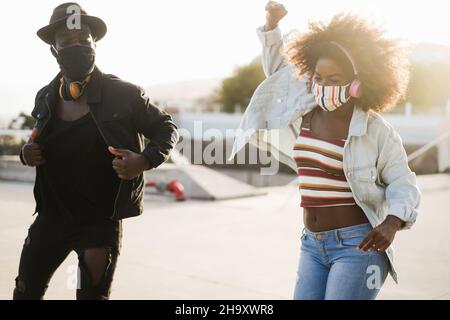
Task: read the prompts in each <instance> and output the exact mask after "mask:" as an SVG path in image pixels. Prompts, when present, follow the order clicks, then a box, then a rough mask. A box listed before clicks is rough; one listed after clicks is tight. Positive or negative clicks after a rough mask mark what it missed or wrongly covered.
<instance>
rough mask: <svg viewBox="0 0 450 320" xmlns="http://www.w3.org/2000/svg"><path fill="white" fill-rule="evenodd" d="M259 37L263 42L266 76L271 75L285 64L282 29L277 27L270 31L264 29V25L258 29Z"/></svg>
mask: <svg viewBox="0 0 450 320" xmlns="http://www.w3.org/2000/svg"><path fill="white" fill-rule="evenodd" d="M256 33H257V34H258V38H259V40H260V42H261V44H262V47H263V50H262V66H263V70H264V73H265V75H266V77H270V76H271V75H272V74H274V73H275V72H277V71H278V70H280V69H281V68H282V67H283V66H285V63H284V59H283V56H282V55H281V52H280V51H281V49H282V48H283V38H282V36H281V30H280V28H279V27H276V28H275V29H273V30H270V31H264V27H263V26H262V27H259V28H258V29H256Z"/></svg>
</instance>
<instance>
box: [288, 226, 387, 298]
mask: <svg viewBox="0 0 450 320" xmlns="http://www.w3.org/2000/svg"><path fill="white" fill-rule="evenodd" d="M371 230H372V226H371V225H370V224H369V223H366V224H360V225H356V226H351V227H345V228H340V229H334V230H329V231H323V232H311V231H309V230H307V229H306V228H304V229H303V232H302V235H301V254H300V261H299V265H298V271H297V281H296V285H295V291H294V299H295V300H323V299H325V300H373V299H375V298H376V296H377V294H378V292H379V291H380V289H381V286H382V285H383V284H384V281H385V280H386V276H387V274H388V271H389V267H390V264H389V260H388V258H387V255H386V254H385V253H379V252H377V251H373V250H369V251H367V252H360V251H358V250H357V249H356V247H357V246H358V245H359V244H360V243H361V241H362V240H363V239H364V238H365V236H366V235H367V234H368V233H369V232H370V231H371Z"/></svg>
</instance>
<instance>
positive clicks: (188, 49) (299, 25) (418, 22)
mask: <svg viewBox="0 0 450 320" xmlns="http://www.w3.org/2000/svg"><path fill="white" fill-rule="evenodd" d="M60 3H62V1H54V0H39V1H32V0H26V1H8V4H5V3H2V5H3V10H2V11H3V14H2V16H1V17H0V30H1V31H0V32H1V33H0V34H1V37H2V41H3V45H2V50H1V51H2V52H1V57H2V59H0V70H1V72H2V77H0V94H1V95H2V97H3V98H2V99H1V102H0V118H1V117H5V116H11V115H15V114H17V113H18V112H19V111H26V112H30V111H31V109H32V108H33V103H34V96H35V93H36V91H37V90H38V89H39V88H41V87H42V86H43V85H45V84H47V83H48V82H49V81H50V80H51V79H52V78H53V77H54V75H55V74H56V73H57V72H58V66H57V64H56V61H55V59H54V58H53V56H52V55H51V53H50V50H49V47H48V45H46V44H45V43H44V42H42V41H41V40H40V39H39V38H38V37H37V36H36V31H37V30H38V29H39V28H40V27H42V26H44V25H46V24H47V23H48V21H49V18H50V15H51V13H52V11H53V9H54V8H55V7H56V6H57V5H59V4H60ZM78 3H79V4H80V5H81V6H82V7H83V8H84V9H85V10H86V11H87V12H88V13H89V14H91V15H96V16H99V17H101V18H102V19H103V20H104V21H105V22H106V24H107V26H108V33H107V34H106V36H105V38H104V39H102V40H101V41H99V42H98V44H97V57H96V61H97V65H98V66H99V67H100V69H101V70H102V71H104V72H107V73H113V74H115V75H117V76H119V77H121V78H123V79H125V80H127V81H131V82H134V83H136V84H139V85H141V86H144V87H145V86H149V85H153V84H160V83H168V82H176V81H183V80H193V79H208V78H223V77H226V76H228V75H230V74H231V73H232V71H233V69H234V68H235V67H236V66H238V65H242V64H246V63H248V62H250V61H251V60H252V59H253V58H254V57H256V56H257V55H258V54H259V52H260V44H259V42H258V40H257V37H256V33H255V30H256V28H257V27H258V26H260V25H262V24H264V21H265V11H264V6H265V3H266V1H265V0H190V1H186V0H160V1H154V0H146V1H144V0H127V1H105V0H82V1H79V2H78ZM282 3H283V4H284V5H285V6H286V8H287V9H288V11H289V14H288V16H287V17H286V18H285V19H284V20H283V21H282V23H281V24H280V27H281V28H282V30H284V31H285V32H287V31H289V30H292V29H297V30H299V31H302V30H306V27H307V23H308V21H310V20H322V21H328V20H329V19H330V18H331V17H332V16H333V15H334V14H336V13H338V12H342V11H345V12H353V13H357V14H360V15H362V16H363V17H366V18H367V19H369V20H371V21H373V22H375V23H376V24H378V25H380V26H381V27H382V28H383V29H385V30H386V31H387V34H388V35H390V36H392V37H396V38H402V39H406V40H409V41H412V42H435V43H439V44H445V45H448V46H450V32H448V30H449V29H450V28H449V27H450V22H449V20H448V10H446V9H447V8H446V3H447V1H445V0H427V1H416V0H413V1H412V0H409V1H407V0H311V1H305V0H286V1H282Z"/></svg>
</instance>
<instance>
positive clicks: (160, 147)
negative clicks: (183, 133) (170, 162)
mask: <svg viewBox="0 0 450 320" xmlns="http://www.w3.org/2000/svg"><path fill="white" fill-rule="evenodd" d="M139 91H140V93H139V96H138V98H137V99H136V101H135V103H134V108H135V109H134V114H133V122H134V126H135V128H136V130H137V131H138V132H139V133H141V134H143V135H144V136H145V137H146V138H147V139H149V143H148V144H147V145H146V146H145V148H144V150H143V151H142V152H141V154H142V155H143V156H144V157H145V158H146V159H147V160H148V162H149V164H150V168H149V169H151V168H156V167H158V166H159V165H160V164H162V163H163V162H165V161H166V160H167V159H168V158H169V154H170V152H171V151H172V149H173V148H174V147H175V145H176V144H177V142H178V138H179V134H178V131H177V126H176V125H175V123H174V122H173V120H172V117H171V116H170V115H169V114H168V113H166V112H165V111H163V110H161V109H159V108H158V107H157V106H155V105H154V104H152V103H151V102H150V99H149V98H148V96H147V95H146V94H145V91H144V89H142V88H139Z"/></svg>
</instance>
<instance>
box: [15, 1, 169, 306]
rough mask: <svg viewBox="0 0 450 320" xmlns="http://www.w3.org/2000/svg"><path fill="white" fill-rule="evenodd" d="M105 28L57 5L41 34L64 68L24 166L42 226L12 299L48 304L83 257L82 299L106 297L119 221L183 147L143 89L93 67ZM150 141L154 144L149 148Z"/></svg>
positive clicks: (42, 105) (44, 100) (47, 90)
mask: <svg viewBox="0 0 450 320" xmlns="http://www.w3.org/2000/svg"><path fill="white" fill-rule="evenodd" d="M105 33H106V25H105V23H104V22H103V21H102V20H101V19H99V18H97V17H93V16H90V15H88V14H87V13H86V11H84V10H83V9H82V8H81V7H80V6H79V5H78V4H76V3H64V4H61V5H60V6H58V7H57V8H55V9H54V11H53V14H52V16H51V18H50V24H49V25H47V26H45V27H43V28H41V29H40V30H39V31H38V32H37V35H38V36H39V37H40V38H41V39H42V40H43V41H44V42H46V43H47V44H49V45H50V49H51V52H52V54H53V55H54V56H55V58H56V61H57V62H58V64H59V67H60V70H61V72H60V73H59V74H58V75H57V76H56V77H55V78H54V79H53V80H52V81H51V82H50V84H48V85H46V86H45V87H43V88H42V89H41V90H39V92H38V93H37V95H36V101H35V107H34V109H33V111H32V115H33V117H34V118H35V119H36V124H35V128H34V129H33V132H32V135H31V138H30V140H29V142H28V143H27V144H25V145H24V146H23V148H22V152H21V154H20V159H21V161H22V163H23V164H25V165H28V166H32V167H36V181H35V186H34V196H35V199H36V210H35V213H38V215H37V217H36V220H35V221H34V223H33V224H32V225H31V227H30V228H29V231H28V237H27V238H26V239H25V243H24V246H23V250H22V255H21V259H20V265H19V274H18V276H17V278H16V287H15V289H14V299H42V298H43V297H44V294H45V291H46V289H47V287H48V283H49V281H50V279H51V277H52V275H53V273H54V271H55V270H56V269H57V268H58V266H59V265H60V264H61V263H62V262H63V261H64V260H65V258H66V257H67V255H68V254H69V253H70V252H71V251H72V250H75V251H76V252H77V254H78V259H79V282H78V288H77V299H108V298H109V294H110V288H111V283H112V279H113V274H114V270H115V267H116V263H117V257H118V255H119V253H120V249H121V238H122V224H121V220H122V219H125V218H129V217H133V216H138V215H140V214H141V213H142V209H143V208H142V202H143V189H144V179H143V171H145V170H148V169H152V168H156V167H158V166H159V165H160V164H161V163H163V162H164V161H166V160H167V158H168V156H169V153H170V151H171V150H172V149H173V147H174V146H175V144H176V143H177V141H178V133H177V127H176V126H175V124H174V123H173V121H172V118H171V116H170V115H168V114H167V113H165V112H164V111H161V110H159V109H158V108H157V107H156V106H154V105H153V104H151V103H150V101H149V99H148V97H146V95H145V93H144V91H143V90H142V89H141V88H140V87H138V86H136V85H133V84H130V83H127V82H124V81H122V80H120V79H119V78H117V77H115V76H113V75H109V74H103V73H102V72H101V71H100V70H99V69H98V68H97V67H96V66H95V47H96V42H97V41H99V40H100V39H101V38H103V36H104V35H105ZM144 137H146V138H147V139H148V140H149V142H148V144H147V145H146V146H145V145H144Z"/></svg>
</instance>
